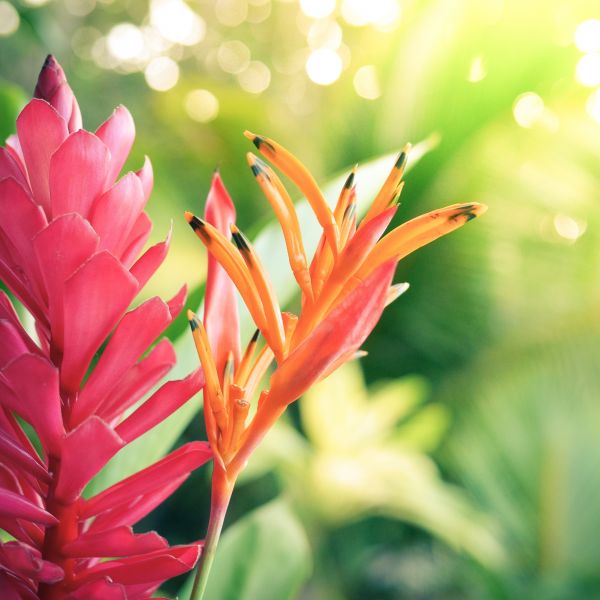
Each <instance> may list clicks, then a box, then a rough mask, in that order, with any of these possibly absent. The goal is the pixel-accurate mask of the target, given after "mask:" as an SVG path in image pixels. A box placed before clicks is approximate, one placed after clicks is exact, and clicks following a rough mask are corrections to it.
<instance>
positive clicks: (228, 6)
mask: <svg viewBox="0 0 600 600" xmlns="http://www.w3.org/2000/svg"><path fill="white" fill-rule="evenodd" d="M215 13H216V15H217V21H219V23H222V24H223V25H227V27H237V26H238V25H241V24H242V23H243V22H244V21H245V20H246V18H247V17H248V3H247V2H246V0H218V2H217V4H216V6H215Z"/></svg>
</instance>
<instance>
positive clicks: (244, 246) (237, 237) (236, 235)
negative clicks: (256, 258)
mask: <svg viewBox="0 0 600 600" xmlns="http://www.w3.org/2000/svg"><path fill="white" fill-rule="evenodd" d="M231 237H232V238H233V241H234V242H235V245H236V246H237V248H238V250H240V251H241V252H248V250H250V246H249V242H248V240H247V239H246V237H245V236H244V234H243V233H242V232H241V231H240V230H239V229H238V230H237V231H234V232H232V234H231Z"/></svg>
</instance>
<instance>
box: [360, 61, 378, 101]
mask: <svg viewBox="0 0 600 600" xmlns="http://www.w3.org/2000/svg"><path fill="white" fill-rule="evenodd" d="M353 84H354V89H355V91H356V93H357V94H358V95H359V96H360V97H361V98H365V99H367V100H376V99H377V98H379V97H380V96H381V88H380V86H379V78H378V77H377V71H376V70H375V67H374V66H373V65H365V66H364V67H361V68H360V69H358V71H356V73H355V75H354V79H353Z"/></svg>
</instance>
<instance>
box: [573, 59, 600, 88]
mask: <svg viewBox="0 0 600 600" xmlns="http://www.w3.org/2000/svg"><path fill="white" fill-rule="evenodd" d="M575 78H576V79H577V81H578V82H579V83H581V85H585V86H587V87H594V86H596V85H599V84H600V54H585V55H584V56H582V57H581V58H580V59H579V62H578V63H577V69H576V71H575Z"/></svg>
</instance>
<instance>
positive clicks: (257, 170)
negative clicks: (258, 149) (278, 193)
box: [250, 163, 262, 177]
mask: <svg viewBox="0 0 600 600" xmlns="http://www.w3.org/2000/svg"><path fill="white" fill-rule="evenodd" d="M250 169H251V170H252V175H254V177H258V176H259V175H260V174H261V173H262V169H261V168H260V167H259V166H258V164H256V163H254V164H253V165H251V166H250Z"/></svg>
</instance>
